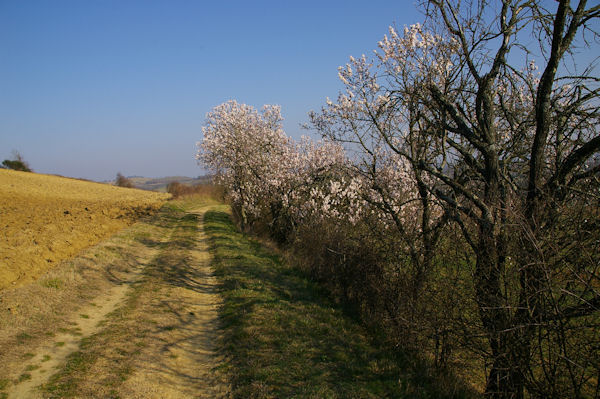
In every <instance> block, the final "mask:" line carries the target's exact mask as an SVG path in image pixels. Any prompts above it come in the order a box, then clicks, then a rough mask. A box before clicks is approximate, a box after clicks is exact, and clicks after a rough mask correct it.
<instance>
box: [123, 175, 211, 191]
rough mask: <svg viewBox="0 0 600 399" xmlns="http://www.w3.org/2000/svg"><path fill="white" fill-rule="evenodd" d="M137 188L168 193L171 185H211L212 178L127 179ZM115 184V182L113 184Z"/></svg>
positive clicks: (135, 177)
mask: <svg viewBox="0 0 600 399" xmlns="http://www.w3.org/2000/svg"><path fill="white" fill-rule="evenodd" d="M127 178H128V179H129V180H131V182H132V183H133V184H134V185H135V187H136V188H139V189H142V190H149V191H160V192H166V191H167V186H168V185H169V183H173V182H179V183H181V184H185V185H188V186H195V185H198V184H206V183H210V181H211V177H210V176H199V177H187V176H168V177H140V176H128V177H127ZM113 183H114V182H113Z"/></svg>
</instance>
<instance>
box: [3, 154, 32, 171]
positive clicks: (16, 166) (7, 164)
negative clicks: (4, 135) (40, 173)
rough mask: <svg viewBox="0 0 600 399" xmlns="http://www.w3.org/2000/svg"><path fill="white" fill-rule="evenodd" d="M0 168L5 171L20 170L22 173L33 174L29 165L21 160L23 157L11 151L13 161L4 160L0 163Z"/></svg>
mask: <svg viewBox="0 0 600 399" xmlns="http://www.w3.org/2000/svg"><path fill="white" fill-rule="evenodd" d="M2 166H3V167H4V168H6V169H12V170H20V171H22V172H33V170H32V169H31V167H29V164H28V163H27V162H26V161H25V160H24V159H23V156H22V155H21V154H20V153H19V152H17V151H13V159H12V160H11V159H5V160H4V161H2Z"/></svg>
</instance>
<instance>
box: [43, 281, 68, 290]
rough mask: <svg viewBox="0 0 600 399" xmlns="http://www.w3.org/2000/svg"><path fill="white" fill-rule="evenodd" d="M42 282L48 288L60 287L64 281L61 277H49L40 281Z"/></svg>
mask: <svg viewBox="0 0 600 399" xmlns="http://www.w3.org/2000/svg"><path fill="white" fill-rule="evenodd" d="M40 284H41V285H42V286H43V287H46V288H54V289H57V290H58V289H60V288H61V287H62V286H63V282H62V280H61V279H59V278H47V279H44V280H41V281H40Z"/></svg>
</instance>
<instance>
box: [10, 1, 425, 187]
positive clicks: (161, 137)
mask: <svg viewBox="0 0 600 399" xmlns="http://www.w3.org/2000/svg"><path fill="white" fill-rule="evenodd" d="M422 20H423V17H422V15H421V14H420V13H419V12H418V10H417V9H416V7H415V5H414V1H413V0H407V1H399V0H390V1H387V0H386V1H384V0H369V1H364V0H358V1H355V0H343V1H341V0H320V1H312V0H310V1H285V0H276V1H210V2H209V1H201V0H196V1H191V0H190V1H184V0H161V1H152V0H140V1H132V0H116V1H110V0H85V1H80V0H73V1H62V0H53V1H47V0H42V1H31V0H0V160H2V159H6V158H9V157H10V156H11V152H12V151H13V150H17V151H19V152H21V154H22V155H23V156H24V158H25V160H26V161H28V162H29V163H30V165H31V167H32V168H33V169H34V170H35V171H36V172H40V173H54V174H60V175H64V176H71V177H82V178H87V179H94V180H105V179H113V178H114V176H115V175H116V173H117V172H121V173H123V174H124V175H126V176H131V175H140V176H147V177H159V176H172V175H186V176H197V175H200V174H202V173H203V170H202V169H201V168H200V167H199V166H198V165H197V163H196V161H195V159H194V155H195V151H196V146H195V143H196V142H197V141H199V140H200V139H201V138H202V133H201V126H202V124H203V123H204V120H205V116H206V113H207V112H208V111H210V110H211V108H213V107H214V106H216V105H218V104H220V103H222V102H224V101H227V100H229V99H236V100H237V101H239V102H243V103H247V104H250V105H253V106H255V107H257V108H258V107H261V106H262V105H263V104H279V105H281V107H282V112H283V116H284V118H285V121H284V128H285V130H286V132H287V133H288V134H289V135H291V136H292V137H296V138H297V137H299V136H300V135H302V134H307V133H308V132H306V131H303V130H302V129H301V128H300V127H299V125H300V124H301V123H305V122H306V121H307V116H306V115H307V113H308V111H310V110H311V109H318V108H320V107H321V105H322V104H323V103H324V102H325V98H326V97H331V98H335V97H336V96H337V93H338V91H339V89H340V88H341V86H340V84H339V82H338V79H337V67H338V66H339V65H343V64H345V63H346V62H347V60H348V57H349V56H350V55H354V56H360V55H361V54H363V53H370V52H371V51H372V50H373V49H375V48H376V46H377V42H378V41H379V40H381V38H382V37H383V35H384V34H385V33H387V27H388V26H389V25H392V24H393V25H396V26H398V27H403V26H404V25H409V24H412V23H415V22H421V21H422Z"/></svg>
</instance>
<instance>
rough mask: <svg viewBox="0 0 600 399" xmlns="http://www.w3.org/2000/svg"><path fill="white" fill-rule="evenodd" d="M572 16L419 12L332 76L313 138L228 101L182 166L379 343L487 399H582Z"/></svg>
mask: <svg viewBox="0 0 600 399" xmlns="http://www.w3.org/2000/svg"><path fill="white" fill-rule="evenodd" d="M571 3H572V2H569V1H564V0H561V1H558V2H556V3H552V4H546V3H545V2H542V1H510V0H506V1H502V2H499V3H498V4H496V3H493V4H489V3H488V2H486V1H472V2H454V1H434V0H431V1H428V2H423V9H424V12H425V13H426V15H427V18H426V23H425V24H424V25H418V24H417V25H413V26H410V27H406V28H405V29H404V31H403V32H397V31H396V30H395V29H393V28H390V31H389V34H388V35H386V36H385V37H384V38H383V40H382V41H381V42H380V43H379V47H378V49H377V51H376V52H375V55H374V56H373V57H371V58H367V57H365V56H362V57H361V58H357V59H355V58H351V59H350V62H349V63H348V64H347V65H346V66H345V67H341V68H340V70H339V77H340V79H341V81H342V83H343V84H344V86H345V90H344V91H343V92H342V93H340V95H339V97H338V98H337V100H336V101H330V100H328V101H327V104H326V105H325V106H324V107H323V109H322V110H321V111H320V112H312V113H311V114H310V121H311V125H312V127H313V128H314V129H315V130H316V131H318V132H319V133H320V134H321V135H322V137H323V140H322V141H320V142H313V141H311V140H309V139H306V138H304V139H302V140H301V141H300V142H296V141H294V140H292V139H291V138H289V137H287V136H286V135H285V133H284V132H283V130H282V127H281V115H280V110H279V108H278V107H276V106H265V107H264V109H263V110H262V111H261V112H258V111H256V110H255V109H253V108H252V107H250V106H247V105H244V104H238V103H237V102H235V101H230V102H227V103H225V104H222V105H220V106H218V107H216V108H215V109H214V110H213V111H212V112H211V113H209V114H208V117H207V121H206V124H205V126H204V128H203V133H204V138H203V141H202V142H201V143H199V153H198V158H199V159H200V160H202V161H203V162H204V164H205V165H206V166H207V167H208V168H210V169H212V171H214V172H215V173H216V175H217V176H218V179H219V181H220V182H221V183H222V185H223V186H224V187H225V189H226V192H227V195H228V197H229V199H230V201H231V203H232V209H233V211H234V214H235V216H236V217H237V219H238V220H239V222H240V224H241V226H242V228H246V229H248V228H251V229H254V230H258V231H265V232H268V233H269V234H270V235H271V236H272V237H273V238H274V239H276V240H277V241H279V242H280V243H282V244H284V245H286V246H287V247H288V248H289V249H290V251H292V252H293V253H295V255H296V258H297V259H302V260H303V262H302V264H301V266H302V267H304V268H306V270H307V271H309V272H310V273H311V274H312V275H313V276H314V278H315V279H318V280H319V281H321V282H322V283H323V284H324V285H326V286H327V287H329V289H330V290H331V291H332V293H333V294H334V295H336V296H337V297H338V298H340V299H341V300H343V301H345V302H347V303H350V304H353V305H354V306H355V307H356V308H357V309H358V310H359V312H360V314H361V316H362V318H363V319H364V320H365V322H367V323H370V324H372V325H374V326H377V327H378V328H381V329H382V330H383V331H385V335H386V336H387V337H388V339H389V340H390V341H391V342H392V343H395V344H397V345H399V346H402V347H404V348H409V349H411V348H412V349H413V350H415V351H416V352H419V353H420V354H421V355H422V356H425V357H430V358H431V360H432V361H433V363H434V364H435V365H436V366H437V367H439V368H456V367H461V368H463V372H464V371H465V370H466V372H467V373H468V374H470V375H472V376H475V377H474V378H475V379H477V376H478V375H479V376H481V380H482V381H484V383H483V384H482V387H483V389H484V390H485V393H486V395H487V396H489V397H493V398H522V397H540V398H548V397H565V398H566V397H568V398H576V397H598V396H599V395H600V385H599V384H600V382H599V378H598V376H599V375H600V325H599V324H600V315H599V312H598V308H599V306H600V292H599V290H600V211H599V209H600V207H599V205H600V161H599V151H600V135H599V134H598V131H597V126H598V122H599V116H600V113H599V108H598V104H599V101H598V100H599V98H598V95H599V94H600V91H599V90H600V87H599V84H598V83H599V81H600V79H598V78H597V77H595V76H594V74H593V67H592V65H591V64H585V65H584V64H583V61H582V59H580V58H576V59H577V63H574V62H572V60H573V59H572V58H570V57H571V56H573V54H576V53H577V51H578V50H579V49H580V48H579V47H578V46H577V45H578V44H580V45H581V46H583V47H586V46H588V47H590V48H595V49H596V50H597V47H593V46H592V45H597V41H595V38H596V37H597V36H595V34H596V33H595V32H593V31H590V29H591V28H590V27H591V26H593V24H592V23H591V21H593V20H595V21H597V19H598V17H599V16H600V7H598V6H592V7H588V6H586V2H585V1H579V2H576V3H577V4H571ZM532 34H533V36H532ZM532 37H534V38H535V45H536V46H535V47H536V48H532V46H531V40H532ZM583 38H591V39H590V40H587V41H586V40H583ZM538 49H539V51H540V53H539V54H535V53H534V52H533V51H536V50H538ZM586 51H589V48H588V49H587V50H586Z"/></svg>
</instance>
